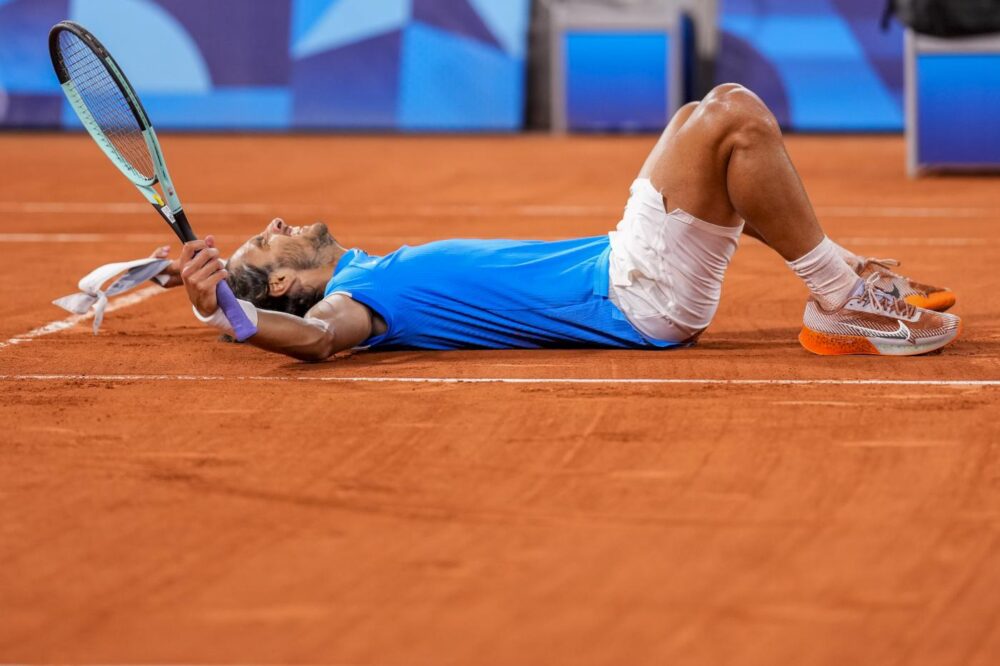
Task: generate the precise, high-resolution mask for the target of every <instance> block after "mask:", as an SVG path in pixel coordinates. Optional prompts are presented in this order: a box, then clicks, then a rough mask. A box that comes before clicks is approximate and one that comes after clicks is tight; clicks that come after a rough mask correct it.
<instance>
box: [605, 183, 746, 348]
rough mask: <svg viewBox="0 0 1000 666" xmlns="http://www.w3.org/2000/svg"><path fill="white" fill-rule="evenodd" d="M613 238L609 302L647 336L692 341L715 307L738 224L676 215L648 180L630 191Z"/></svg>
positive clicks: (675, 210)
mask: <svg viewBox="0 0 1000 666" xmlns="http://www.w3.org/2000/svg"><path fill="white" fill-rule="evenodd" d="M630 191H631V196H630V197H629V200H628V204H627V205H626V206H625V215H624V216H623V218H622V221H621V222H619V223H618V227H617V229H616V230H615V231H612V232H611V233H610V234H609V236H610V237H611V256H610V281H609V289H608V296H609V298H610V299H611V301H612V302H613V303H614V304H615V305H616V306H617V307H618V309H619V310H621V311H622V313H623V314H624V315H625V317H626V318H627V319H628V320H629V322H630V323H631V324H632V325H633V326H634V327H635V328H636V329H637V330H638V331H639V332H640V333H642V334H643V335H644V336H646V337H647V338H652V339H654V340H663V341H667V342H690V341H694V340H695V339H696V338H697V336H698V335H699V334H700V333H701V332H702V331H704V330H705V328H707V327H708V324H709V323H710V322H711V321H712V317H713V316H715V311H716V310H717V309H718V307H719V297H720V296H721V295H722V279H723V277H724V276H725V274H726V267H727V266H729V261H730V259H732V257H733V252H735V251H736V246H737V245H738V244H739V237H740V233H742V231H743V225H742V224H741V225H740V226H739V227H720V226H718V225H715V224H710V223H708V222H705V221H704V220H699V219H698V218H696V217H694V216H692V215H690V214H688V213H686V212H684V211H683V210H681V209H679V208H676V209H674V210H673V211H671V212H669V213H668V212H667V211H666V209H665V207H664V205H663V196H662V195H661V194H660V193H659V192H657V191H656V188H655V187H653V184H652V183H651V182H649V179H648V178H638V179H636V180H635V182H633V183H632V187H631V188H630Z"/></svg>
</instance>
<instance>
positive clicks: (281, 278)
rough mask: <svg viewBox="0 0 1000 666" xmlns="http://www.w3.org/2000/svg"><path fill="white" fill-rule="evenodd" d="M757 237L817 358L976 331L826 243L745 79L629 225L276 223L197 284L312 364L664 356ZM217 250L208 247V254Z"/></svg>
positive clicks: (185, 261)
mask: <svg viewBox="0 0 1000 666" xmlns="http://www.w3.org/2000/svg"><path fill="white" fill-rule="evenodd" d="M741 233H747V234H749V235H751V236H754V237H756V238H758V239H760V240H762V241H763V242H764V243H766V244H767V245H768V246H770V247H771V248H773V249H774V250H775V251H776V252H777V253H778V254H780V255H781V256H782V257H783V258H784V259H785V261H786V262H787V263H788V267H789V268H790V269H791V270H792V271H794V272H795V274H796V275H798V276H799V277H800V278H801V279H802V281H803V282H804V283H805V285H806V287H807V288H808V289H809V292H810V294H811V295H810V297H809V299H808V301H807V302H806V307H805V315H804V327H803V329H802V332H801V334H800V335H799V341H800V342H801V343H802V346H804V347H805V348H806V349H808V350H809V351H811V352H814V353H817V354H888V355H896V356H908V355H914V354H923V353H926V352H930V351H934V350H937V349H941V348H942V347H944V346H945V345H947V344H948V343H950V342H951V341H953V340H954V339H955V338H956V337H957V336H958V334H959V332H960V330H961V323H960V320H959V318H958V317H956V316H954V315H949V314H942V313H941V312H937V311H936V310H940V311H943V310H946V309H947V308H949V307H950V306H951V305H952V304H953V303H954V302H955V297H954V295H953V294H952V293H951V292H950V291H948V290H945V289H938V288H934V287H930V286H927V285H922V284H918V283H915V282H913V281H911V280H909V279H907V278H905V277H902V276H900V275H897V274H895V273H892V272H890V270H889V266H894V265H895V262H890V261H886V260H872V259H865V258H863V257H859V256H856V255H854V254H852V253H851V252H848V251H847V250H845V249H844V248H842V247H840V246H838V245H837V244H835V243H834V242H833V241H832V240H830V239H829V238H827V237H826V236H825V235H824V233H823V230H822V229H821V228H820V225H819V223H818V221H817V220H816V215H815V214H814V212H813V209H812V206H811V205H810V203H809V199H808V198H807V196H806V192H805V190H804V189H803V186H802V183H801V182H800V180H799V177H798V175H797V174H796V172H795V169H794V168H793V166H792V163H791V161H790V160H789V157H788V154H787V153H786V152H785V147H784V145H783V142H782V138H781V132H780V130H779V128H778V125H777V123H776V122H775V119H774V117H773V116H772V115H771V113H770V112H769V111H768V109H767V108H766V107H765V105H764V103H763V102H762V101H761V100H760V99H759V98H758V97H757V96H756V95H754V94H753V93H751V92H750V91H748V90H747V89H746V88H743V87H741V86H738V85H734V84H727V85H722V86H719V87H717V88H715V89H714V90H713V91H712V92H711V93H710V94H709V95H708V96H707V97H706V98H705V99H704V100H703V101H702V102H700V103H692V104H688V105H687V106H685V107H683V108H682V109H680V110H679V111H678V112H677V114H676V115H675V116H674V118H673V119H672V120H671V121H670V124H669V125H668V127H667V128H666V130H665V131H664V133H663V136H662V137H660V139H659V142H658V143H657V144H656V146H655V148H654V149H653V151H652V153H651V154H650V155H649V157H648V158H647V160H646V163H645V164H644V165H643V167H642V169H641V170H640V172H639V175H638V178H637V179H636V180H635V182H633V183H632V187H631V197H630V198H629V200H628V205H627V206H626V208H625V213H624V216H623V219H622V220H621V222H619V223H618V226H617V229H616V230H615V231H612V232H611V233H609V234H606V235H602V236H597V237H592V238H579V239H572V240H562V241H554V242H540V241H515V240H445V241H438V242H434V243H428V244H426V245H420V246H417V247H409V246H403V247H402V248H400V249H398V250H396V251H395V252H393V253H391V254H388V255H386V256H383V257H378V256H371V255H368V254H366V253H365V252H364V251H362V250H358V249H351V250H348V249H345V248H343V247H341V246H340V245H339V244H337V242H336V241H335V240H334V239H333V237H331V236H330V234H329V232H328V230H327V228H326V226H325V225H324V224H322V223H317V224H314V225H312V226H309V227H293V226H289V225H287V224H285V223H284V222H283V221H282V220H274V221H273V222H271V223H270V224H269V225H268V226H267V228H266V229H265V230H264V231H263V232H262V233H260V234H258V235H257V236H254V237H253V238H251V239H250V240H249V241H247V242H246V243H244V245H243V246H242V247H240V248H239V250H237V251H236V252H235V253H234V254H233V256H232V257H231V258H230V260H229V262H228V264H224V262H223V261H222V260H221V259H220V258H219V252H218V250H217V249H215V247H214V242H213V241H212V240H211V239H206V240H205V241H194V242H191V243H187V244H186V245H185V246H184V250H183V254H182V256H181V258H180V274H181V277H182V278H183V281H184V284H185V286H186V288H187V293H188V296H189V297H190V299H191V302H192V303H193V304H194V308H195V312H196V314H197V315H198V316H199V318H200V319H202V321H204V322H206V323H209V324H213V325H215V326H217V327H218V328H220V329H222V330H229V329H228V326H229V325H228V322H227V321H226V319H225V317H224V316H223V315H222V313H221V311H218V310H217V304H216V297H215V287H216V284H217V283H219V282H220V281H221V280H226V281H227V282H228V283H229V285H230V286H231V287H232V290H233V292H234V293H235V294H236V296H237V298H240V299H242V301H241V306H242V307H243V308H244V310H245V311H246V312H247V314H248V315H249V317H250V318H251V320H252V321H256V324H257V326H258V329H259V330H258V333H257V334H256V335H254V336H253V337H251V338H250V339H249V342H250V343H251V344H253V345H256V346H257V347H261V348H263V349H267V350H270V351H274V352H281V353H283V354H287V355H289V356H293V357H295V358H299V359H304V360H312V361H316V360H321V359H325V358H327V357H329V356H331V355H332V354H334V353H336V352H339V351H342V350H347V349H352V348H357V347H362V348H370V349H379V350H387V349H399V348H423V349H465V348H491V349H510V348H537V347H574V346H588V347H594V346H599V347H613V348H628V349H659V348H664V347H674V346H678V345H685V344H689V343H692V342H694V341H695V340H697V338H698V336H699V335H701V333H702V332H703V331H704V330H705V328H706V327H707V326H708V325H709V323H710V322H711V321H712V316H713V315H714V314H715V311H716V308H717V306H718V304H719V296H720V294H721V290H722V280H723V277H724V276H725V272H726V267H727V266H728V265H729V261H730V259H731V257H732V255H733V252H734V251H735V250H736V246H737V240H738V238H739V236H740V234H741ZM199 250H204V251H201V252H198V253H197V254H196V252H197V251H199Z"/></svg>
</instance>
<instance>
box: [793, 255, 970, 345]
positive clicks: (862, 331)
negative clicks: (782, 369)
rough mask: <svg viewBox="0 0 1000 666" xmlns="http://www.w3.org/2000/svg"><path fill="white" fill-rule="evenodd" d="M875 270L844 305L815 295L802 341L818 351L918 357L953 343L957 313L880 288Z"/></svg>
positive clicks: (958, 324)
mask: <svg viewBox="0 0 1000 666" xmlns="http://www.w3.org/2000/svg"><path fill="white" fill-rule="evenodd" d="M882 279H883V276H882V275H880V274H879V273H873V274H871V275H869V276H868V278H867V279H865V280H864V281H863V282H862V281H859V282H858V288H857V289H856V290H855V293H854V294H853V295H852V296H851V297H850V298H848V299H847V302H846V303H844V304H843V305H842V306H840V308H838V309H836V310H832V311H826V310H824V309H823V308H821V307H820V305H819V303H817V302H816V301H815V300H814V299H812V298H810V299H809V301H808V302H807V303H806V311H805V314H804V315H803V318H802V321H803V328H802V332H801V333H799V342H800V343H801V344H802V346H803V347H805V348H806V349H808V350H809V351H811V352H812V353H814V354H822V355H835V354H880V355H886V356H916V355H917V354H926V353H928V352H932V351H936V350H938V349H941V348H943V347H945V346H946V345H948V344H950V343H951V342H953V341H954V340H955V338H957V337H958V335H959V333H961V332H962V321H961V320H960V319H959V318H958V317H956V316H955V315H950V314H944V313H941V312H934V311H932V310H925V309H923V308H918V307H916V306H914V305H912V304H910V303H907V302H906V301H904V300H903V299H901V298H896V297H894V296H893V295H891V294H887V293H886V292H884V291H882V290H881V289H879V288H878V287H877V286H876V285H877V284H879V282H880V281H881V280H882Z"/></svg>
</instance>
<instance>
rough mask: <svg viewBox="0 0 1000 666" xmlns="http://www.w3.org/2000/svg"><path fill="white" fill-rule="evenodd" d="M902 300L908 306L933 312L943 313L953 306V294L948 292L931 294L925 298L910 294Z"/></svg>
mask: <svg viewBox="0 0 1000 666" xmlns="http://www.w3.org/2000/svg"><path fill="white" fill-rule="evenodd" d="M903 300H905V301H906V302H907V303H909V304H910V305H916V306H917V307H918V308H924V309H925V310H934V311H935V312H944V311H945V310H947V309H948V308H950V307H951V306H953V305H954V304H955V294H953V293H952V292H950V291H938V292H935V293H933V294H928V295H927V296H926V297H924V296H918V295H917V294H911V295H910V296H907V297H906V298H904V299H903Z"/></svg>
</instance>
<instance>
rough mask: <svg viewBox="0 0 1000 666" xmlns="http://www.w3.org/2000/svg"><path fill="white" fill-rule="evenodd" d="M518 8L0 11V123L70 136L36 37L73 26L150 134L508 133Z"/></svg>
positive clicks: (517, 77)
mask: <svg viewBox="0 0 1000 666" xmlns="http://www.w3.org/2000/svg"><path fill="white" fill-rule="evenodd" d="M528 13H529V0H379V2H372V1H371V0H268V1H267V2H250V1H248V0H73V1H72V2H70V1H69V0H0V125H5V126H12V127H50V128H51V127H60V126H67V127H76V126H78V125H77V120H76V118H75V117H74V115H73V114H72V112H71V111H70V110H69V109H68V107H67V106H66V105H65V103H64V101H63V99H62V93H61V91H60V90H59V85H58V82H57V81H56V78H55V76H54V74H53V73H52V67H51V64H50V62H49V55H48V51H47V42H46V35H47V33H48V30H49V28H50V27H51V26H52V25H53V24H55V23H57V22H58V21H60V20H62V19H65V18H70V19H73V20H76V21H79V22H80V23H82V24H83V25H85V26H86V27H88V28H89V29H90V30H91V31H93V32H94V34H96V35H97V36H98V38H99V39H101V41H103V42H104V43H105V45H106V46H107V47H108V49H109V50H110V51H111V52H112V53H113V54H114V55H115V58H116V59H117V60H118V61H119V63H120V64H121V65H122V67H123V68H124V69H125V71H126V72H127V74H128V76H129V78H130V79H131V80H132V83H133V85H135V86H136V88H137V89H138V91H139V94H140V96H141V97H142V99H143V103H144V105H145V106H146V107H147V110H148V111H149V113H150V115H151V116H152V118H153V120H154V122H155V124H156V125H157V126H158V127H161V128H191V129H234V130H241V129H267V130H283V129H295V128H330V129H390V130H393V129H398V130H434V131H449V130H471V131H510V130H517V129H520V128H521V127H522V126H523V122H524V106H525V105H524V94H525V92H524V91H525V58H526V52H527V30H528Z"/></svg>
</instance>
